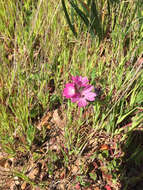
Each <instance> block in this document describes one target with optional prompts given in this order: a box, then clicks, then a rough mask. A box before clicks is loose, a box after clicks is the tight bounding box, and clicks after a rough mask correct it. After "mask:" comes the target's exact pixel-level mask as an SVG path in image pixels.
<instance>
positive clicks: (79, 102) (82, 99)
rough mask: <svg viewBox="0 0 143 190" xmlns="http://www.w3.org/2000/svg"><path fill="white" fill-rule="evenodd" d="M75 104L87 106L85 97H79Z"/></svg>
mask: <svg viewBox="0 0 143 190" xmlns="http://www.w3.org/2000/svg"><path fill="white" fill-rule="evenodd" d="M77 104H78V106H79V107H85V106H87V104H88V102H87V101H86V99H85V98H80V99H79V101H78V103H77Z"/></svg>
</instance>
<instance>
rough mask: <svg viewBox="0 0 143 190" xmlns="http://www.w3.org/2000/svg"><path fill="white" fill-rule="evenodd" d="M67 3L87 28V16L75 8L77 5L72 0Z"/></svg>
mask: <svg viewBox="0 0 143 190" xmlns="http://www.w3.org/2000/svg"><path fill="white" fill-rule="evenodd" d="M69 3H70V4H71V6H72V7H73V8H74V9H75V11H76V12H77V14H78V15H79V16H80V18H81V19H82V20H83V22H84V23H85V25H86V26H87V27H89V20H88V18H87V16H86V15H85V14H84V13H83V12H82V11H81V10H80V9H79V8H78V7H77V5H76V4H75V3H74V2H73V1H72V0H70V1H69Z"/></svg>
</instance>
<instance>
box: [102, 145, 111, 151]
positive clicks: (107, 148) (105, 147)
mask: <svg viewBox="0 0 143 190" xmlns="http://www.w3.org/2000/svg"><path fill="white" fill-rule="evenodd" d="M109 149H110V147H109V145H107V144H103V145H102V146H101V147H100V150H109Z"/></svg>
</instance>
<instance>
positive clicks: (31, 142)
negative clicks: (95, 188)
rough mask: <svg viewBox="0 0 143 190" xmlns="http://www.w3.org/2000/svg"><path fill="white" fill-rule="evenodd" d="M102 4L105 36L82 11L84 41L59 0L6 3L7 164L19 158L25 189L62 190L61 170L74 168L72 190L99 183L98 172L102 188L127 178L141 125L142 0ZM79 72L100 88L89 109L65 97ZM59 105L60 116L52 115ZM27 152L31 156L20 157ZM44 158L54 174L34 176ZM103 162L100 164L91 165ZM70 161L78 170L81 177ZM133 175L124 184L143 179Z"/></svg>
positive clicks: (2, 41) (1, 88) (2, 120)
mask: <svg viewBox="0 0 143 190" xmlns="http://www.w3.org/2000/svg"><path fill="white" fill-rule="evenodd" d="M102 4H103V7H102V8H104V9H105V11H104V10H102V11H103V13H102V14H101V15H100V18H101V20H100V21H101V25H102V30H103V34H104V35H103V37H102V38H100V37H99V35H94V36H93V35H91V33H90V31H89V32H88V29H87V26H86V25H84V24H83V20H81V18H80V17H78V14H77V12H74V17H73V18H74V19H75V20H74V22H73V23H74V27H75V30H76V32H77V38H76V37H75V36H74V35H73V33H72V31H71V30H70V27H69V25H68V23H67V21H66V18H65V15H64V11H63V7H62V3H61V1H60V0H59V1H58V0H57V1H55V2H53V1H46V0H37V1H34V0H28V1H14V0H12V1H11V0H8V1H7V3H5V1H4V0H0V20H1V21H2V22H0V62H1V64H0V150H1V152H2V153H4V154H5V159H6V161H8V160H9V159H10V160H12V162H13V164H12V166H11V170H10V171H11V179H13V178H14V177H15V176H17V177H18V180H19V181H20V182H19V183H20V185H22V184H23V183H24V182H26V183H27V184H29V185H31V187H32V186H33V187H35V186H38V185H39V187H40V188H43V189H46V188H47V189H48V188H50V189H52V188H54V187H56V188H57V189H58V188H59V187H57V186H58V185H59V184H58V181H60V180H61V178H60V177H61V176H59V177H55V176H56V175H58V172H61V170H62V171H64V170H67V171H68V172H67V173H66V172H65V173H64V174H63V175H64V178H65V179H66V180H67V181H68V182H67V183H68V184H71V188H70V189H72V188H73V187H74V185H76V184H80V185H81V186H83V187H87V186H89V187H90V186H91V184H92V185H93V184H94V185H95V184H98V183H97V181H99V179H98V178H99V176H100V175H99V173H98V172H99V171H100V172H101V173H102V176H103V177H104V179H103V184H102V185H101V187H103V186H104V184H110V186H111V187H112V188H113V189H120V188H121V187H120V186H121V185H119V186H118V185H117V184H122V185H123V184H126V183H125V182H126V179H127V181H129V176H128V175H126V168H124V167H122V163H125V164H127V161H128V155H126V152H128V151H129V150H128V151H127V150H126V148H125V149H124V147H127V148H128V147H129V148H130V149H132V147H131V146H128V143H129V144H130V139H133V138H134V137H132V133H133V131H139V130H142V127H143V70H142V68H143V66H142V65H143V64H142V63H141V62H140V60H141V57H142V56H143V54H142V52H143V11H142V10H143V5H142V3H140V1H139V0H136V1H121V2H120V1H119V2H118V3H117V4H116V3H113V4H110V14H109V12H108V11H109V9H107V7H106V6H107V2H106V1H105V0H104V1H103V0H102V2H101V4H100V3H99V2H98V4H97V5H98V6H97V8H98V11H101V7H100V6H101V5H102ZM67 6H69V4H68V5H67ZM80 6H81V4H80ZM80 6H79V7H80ZM80 8H81V7H80ZM82 8H85V7H82ZM108 8H109V7H108ZM68 10H71V9H70V8H69V9H68ZM107 10H108V11H107ZM106 11H107V12H106ZM94 24H95V25H94V26H95V27H96V25H97V24H98V23H94ZM92 27H93V26H92ZM107 28H108V30H107ZM92 29H93V28H92ZM142 62H143V61H142ZM72 75H74V76H76V75H81V76H87V77H88V78H89V79H90V82H91V84H93V85H95V87H100V88H101V91H102V92H101V96H100V97H99V98H97V99H96V101H95V102H93V103H91V104H90V105H89V106H87V107H86V108H84V109H79V108H78V107H77V106H76V104H73V103H71V102H70V101H66V100H65V99H64V98H63V96H62V91H63V88H64V85H65V83H67V82H69V81H70V79H71V76H72ZM53 81H54V82H53ZM56 109H58V111H61V113H60V114H59V115H55V116H54V117H55V118H54V121H52V118H53V113H55V110H56ZM47 114H51V116H50V117H49V118H48V121H47V123H46V124H43V125H41V130H39V129H38V128H37V125H38V123H39V122H40V121H41V118H43V116H45V115H47ZM60 116H62V118H64V119H63V120H62V119H60ZM141 132H142V131H141ZM54 138H56V139H54ZM117 139H118V140H117ZM128 141H129V142H128ZM52 142H53V144H54V143H57V144H58V145H57V144H56V145H55V147H54V145H51V144H50V143H52ZM112 143H113V144H115V147H114V148H113V147H112V145H113V144H112ZM141 143H142V142H140V144H141ZM103 145H108V146H109V145H110V146H111V149H113V150H114V153H113V155H112V154H111V152H110V150H109V149H108V148H105V149H106V150H102V149H100V148H101V147H102V146H103ZM125 151H126V152H125ZM133 151H134V152H132V153H133V156H132V158H131V160H132V162H133V163H134V165H135V166H133V167H135V168H136V165H138V163H140V162H141V161H142V156H141V154H139V153H138V152H139V151H141V149H140V148H139V147H137V149H135V148H133ZM119 153H121V154H119ZM117 154H119V155H120V156H117ZM123 154H125V155H126V157H125V156H123ZM19 155H21V156H20V157H21V158H23V159H24V158H25V157H26V158H27V160H23V161H21V159H20V157H19ZM134 155H138V156H137V157H136V156H134ZM1 160H2V158H0V166H2V164H1ZM17 160H18V161H17ZM20 162H22V165H20ZM39 162H40V163H42V166H40V167H41V168H42V170H44V172H45V173H46V174H42V175H46V176H48V177H47V178H46V179H45V180H42V178H40V177H39V178H38V179H37V178H36V179H30V177H29V176H28V171H29V170H30V164H31V163H32V164H33V163H34V164H35V165H36V164H37V163H39ZM95 162H96V164H97V165H98V169H96V170H93V164H94V163H95ZM99 162H101V163H103V165H101V163H100V164H98V163H99ZM43 163H44V164H43ZM58 163H59V164H60V166H59V165H58ZM36 166H37V165H36ZM31 167H34V166H31ZM72 167H78V170H77V172H75V174H74V170H73V169H71V168H72ZM129 167H130V166H128V168H129ZM43 168H44V169H43ZM45 168H46V169H45ZM91 168H92V169H91ZM70 170H71V173H70V172H69V171H70ZM75 170H76V169H75ZM142 172H143V171H142ZM0 174H1V173H0ZM104 174H107V175H108V177H110V180H109V179H108V180H107V179H106V178H107V175H104ZM131 174H132V182H130V183H129V182H127V184H126V186H124V187H126V188H125V189H129V188H133V187H134V185H135V184H136V183H137V182H138V181H140V180H139V179H140V178H142V174H137V176H134V174H133V173H131ZM87 176H88V177H87ZM89 176H90V177H89ZM54 177H55V178H54ZM87 178H88V179H87ZM89 179H90V180H89ZM97 179H98V180H97ZM5 180H6V179H5ZM53 180H55V184H54V182H52V181H53ZM56 180H57V183H56ZM100 180H101V179H100ZM61 181H62V180H61ZM91 181H92V182H91ZM101 181H102V180H101ZM0 182H1V181H0ZM89 183H90V184H89ZM56 184H57V186H56ZM4 185H5V186H4V187H5V188H6V183H5V184H4ZM65 189H66V187H65Z"/></svg>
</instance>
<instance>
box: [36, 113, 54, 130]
mask: <svg viewBox="0 0 143 190" xmlns="http://www.w3.org/2000/svg"><path fill="white" fill-rule="evenodd" d="M51 119H52V113H51V112H47V113H46V115H44V116H43V117H42V119H41V121H40V122H39V123H38V125H37V128H38V129H39V130H41V128H42V127H43V126H46V125H47V126H48V129H50V125H49V122H50V121H51Z"/></svg>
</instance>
